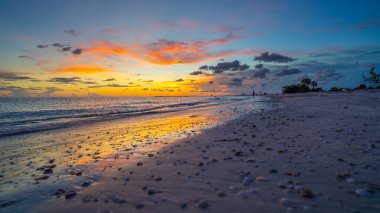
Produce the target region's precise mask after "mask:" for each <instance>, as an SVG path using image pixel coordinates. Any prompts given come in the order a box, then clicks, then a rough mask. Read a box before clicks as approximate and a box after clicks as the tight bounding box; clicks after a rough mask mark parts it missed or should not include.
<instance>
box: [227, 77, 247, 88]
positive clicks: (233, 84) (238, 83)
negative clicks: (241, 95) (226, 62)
mask: <svg viewBox="0 0 380 213" xmlns="http://www.w3.org/2000/svg"><path fill="white" fill-rule="evenodd" d="M226 84H227V85H228V86H229V87H238V86H241V85H242V84H243V79H241V78H233V79H231V80H230V81H229V82H227V83H226Z"/></svg>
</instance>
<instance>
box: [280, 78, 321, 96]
mask: <svg viewBox="0 0 380 213" xmlns="http://www.w3.org/2000/svg"><path fill="white" fill-rule="evenodd" d="M310 86H311V88H310ZM317 86H318V83H317V82H316V81H312V80H311V79H309V78H304V79H302V80H301V82H300V83H299V84H296V85H295V84H292V85H288V86H284V87H282V92H283V93H304V92H321V91H323V90H322V88H317Z"/></svg>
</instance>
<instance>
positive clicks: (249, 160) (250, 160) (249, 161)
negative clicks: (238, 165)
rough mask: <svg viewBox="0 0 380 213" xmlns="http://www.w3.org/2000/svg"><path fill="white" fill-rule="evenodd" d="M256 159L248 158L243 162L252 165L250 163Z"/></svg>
mask: <svg viewBox="0 0 380 213" xmlns="http://www.w3.org/2000/svg"><path fill="white" fill-rule="evenodd" d="M255 161H256V159H255V158H248V159H245V162H247V163H252V162H255Z"/></svg>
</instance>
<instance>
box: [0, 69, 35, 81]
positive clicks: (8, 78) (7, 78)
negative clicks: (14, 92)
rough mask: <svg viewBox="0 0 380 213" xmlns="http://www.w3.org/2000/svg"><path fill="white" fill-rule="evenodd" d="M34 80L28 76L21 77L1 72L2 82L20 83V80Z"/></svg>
mask: <svg viewBox="0 0 380 213" xmlns="http://www.w3.org/2000/svg"><path fill="white" fill-rule="evenodd" d="M33 79H34V78H31V77H27V76H19V75H17V74H15V73H11V72H7V71H5V70H0V80H4V81H18V80H33Z"/></svg>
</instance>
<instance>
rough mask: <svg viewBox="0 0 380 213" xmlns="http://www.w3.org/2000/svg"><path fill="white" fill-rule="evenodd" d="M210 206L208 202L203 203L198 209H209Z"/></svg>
mask: <svg viewBox="0 0 380 213" xmlns="http://www.w3.org/2000/svg"><path fill="white" fill-rule="evenodd" d="M209 206H210V204H209V203H208V202H207V201H201V202H199V203H198V208H200V209H207V208H208V207H209Z"/></svg>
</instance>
